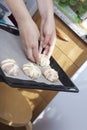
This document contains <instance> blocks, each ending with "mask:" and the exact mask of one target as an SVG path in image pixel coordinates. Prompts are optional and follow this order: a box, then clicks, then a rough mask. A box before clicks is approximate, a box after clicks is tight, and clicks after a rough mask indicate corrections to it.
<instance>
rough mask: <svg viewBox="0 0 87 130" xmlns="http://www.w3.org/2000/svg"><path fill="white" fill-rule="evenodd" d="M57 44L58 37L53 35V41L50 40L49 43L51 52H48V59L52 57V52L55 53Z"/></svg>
mask: <svg viewBox="0 0 87 130" xmlns="http://www.w3.org/2000/svg"><path fill="white" fill-rule="evenodd" d="M55 43H56V37H55V36H54V35H53V36H52V37H51V39H50V43H49V44H50V46H49V50H48V52H47V56H48V58H50V57H51V55H52V52H53V50H54V46H55Z"/></svg>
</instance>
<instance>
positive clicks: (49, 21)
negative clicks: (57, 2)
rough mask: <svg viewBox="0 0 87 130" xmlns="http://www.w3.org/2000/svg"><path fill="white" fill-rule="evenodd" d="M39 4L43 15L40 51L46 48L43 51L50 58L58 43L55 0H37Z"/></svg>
mask: <svg viewBox="0 0 87 130" xmlns="http://www.w3.org/2000/svg"><path fill="white" fill-rule="evenodd" d="M37 4H38V8H39V12H40V15H41V28H40V30H41V36H40V40H41V42H40V52H41V51H42V50H43V48H45V49H44V52H43V53H44V54H46V55H47V56H48V58H50V57H51V55H52V52H53V49H54V46H55V43H56V31H55V22H54V13H53V12H54V11H53V2H52V0H37Z"/></svg>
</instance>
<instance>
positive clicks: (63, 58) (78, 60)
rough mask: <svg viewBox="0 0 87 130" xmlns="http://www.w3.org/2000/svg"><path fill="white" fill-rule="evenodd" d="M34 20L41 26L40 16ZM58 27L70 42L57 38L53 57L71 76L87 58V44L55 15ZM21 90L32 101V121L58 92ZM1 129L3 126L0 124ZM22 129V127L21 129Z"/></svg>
mask: <svg viewBox="0 0 87 130" xmlns="http://www.w3.org/2000/svg"><path fill="white" fill-rule="evenodd" d="M34 20H35V22H36V23H37V25H38V26H39V27H40V16H39V14H38V13H36V14H35V16H34ZM55 23H56V28H57V29H58V30H59V31H60V32H61V33H63V35H64V36H67V37H68V38H69V42H65V41H62V40H61V39H59V38H57V42H56V45H55V49H54V52H53V57H54V58H55V60H56V61H57V62H58V64H59V65H60V66H61V67H62V68H63V70H64V71H65V72H66V73H67V74H68V76H69V77H71V76H72V75H73V74H74V73H75V72H76V70H77V69H78V68H79V67H80V66H81V65H82V63H84V62H85V60H87V45H86V44H84V43H83V41H82V40H81V39H80V38H79V37H78V36H77V35H75V34H74V33H73V32H72V31H71V30H70V29H69V28H68V27H67V26H66V25H65V24H64V23H63V22H61V20H60V19H58V18H57V17H56V16H55ZM19 91H20V92H21V93H22V94H23V95H24V96H25V98H26V100H27V101H28V102H29V103H30V105H31V108H32V111H33V118H32V121H33V120H34V119H35V118H36V117H37V116H38V114H39V113H40V112H41V111H42V110H43V109H44V108H45V107H46V106H47V105H48V103H49V102H50V101H51V100H52V98H53V97H54V96H55V95H56V94H57V92H54V91H46V90H33V89H32V90H22V89H19ZM0 129H1V126H0ZM18 130H19V129H18ZM21 130H22V129H21Z"/></svg>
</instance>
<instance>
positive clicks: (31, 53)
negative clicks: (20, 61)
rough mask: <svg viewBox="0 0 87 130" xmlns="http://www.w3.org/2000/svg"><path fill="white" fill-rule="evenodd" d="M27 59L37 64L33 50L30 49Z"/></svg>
mask: <svg viewBox="0 0 87 130" xmlns="http://www.w3.org/2000/svg"><path fill="white" fill-rule="evenodd" d="M27 57H28V59H29V60H31V61H33V62H35V59H34V57H33V52H32V49H29V50H28V51H27Z"/></svg>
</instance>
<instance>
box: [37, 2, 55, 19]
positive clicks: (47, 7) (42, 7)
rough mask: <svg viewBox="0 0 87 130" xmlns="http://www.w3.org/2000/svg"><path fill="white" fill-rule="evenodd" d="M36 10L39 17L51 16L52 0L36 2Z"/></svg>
mask: <svg viewBox="0 0 87 130" xmlns="http://www.w3.org/2000/svg"><path fill="white" fill-rule="evenodd" d="M37 4H38V9H39V12H40V15H41V17H42V18H43V17H48V16H49V17H52V16H53V1H52V0H37Z"/></svg>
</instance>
